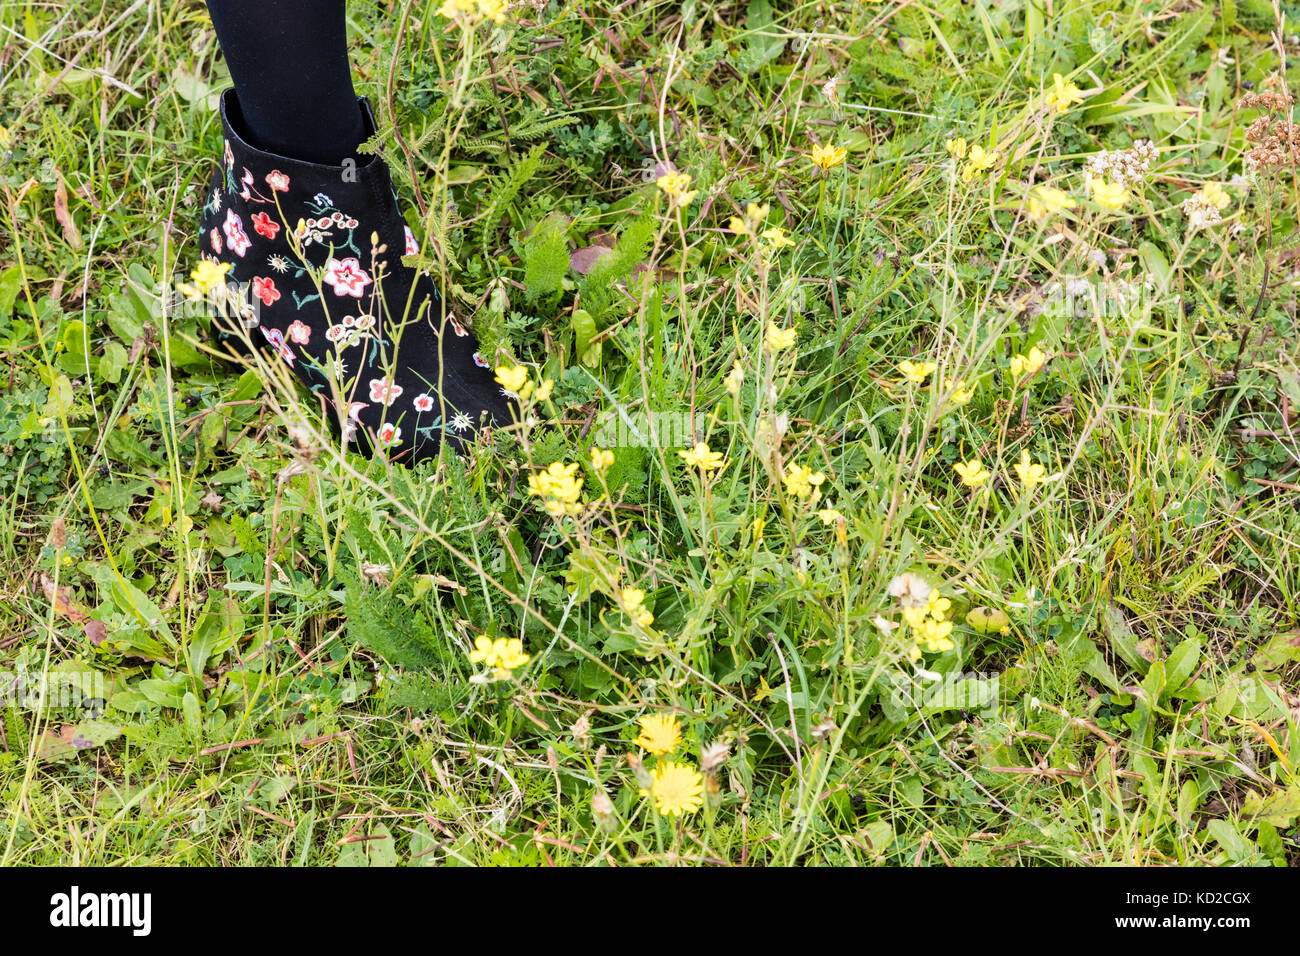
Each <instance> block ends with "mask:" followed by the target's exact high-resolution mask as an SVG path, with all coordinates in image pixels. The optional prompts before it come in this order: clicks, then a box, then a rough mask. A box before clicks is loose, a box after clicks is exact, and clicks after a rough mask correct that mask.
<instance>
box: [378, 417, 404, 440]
mask: <svg viewBox="0 0 1300 956" xmlns="http://www.w3.org/2000/svg"><path fill="white" fill-rule="evenodd" d="M401 443H402V430H401V429H400V428H398V427H397V426H396V425H394V424H393V423H392V422H384V424H382V425H380V426H379V444H381V445H400V444H401Z"/></svg>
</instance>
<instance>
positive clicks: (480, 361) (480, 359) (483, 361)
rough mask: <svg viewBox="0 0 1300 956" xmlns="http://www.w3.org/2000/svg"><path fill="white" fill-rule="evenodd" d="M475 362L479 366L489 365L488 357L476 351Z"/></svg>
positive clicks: (485, 366)
mask: <svg viewBox="0 0 1300 956" xmlns="http://www.w3.org/2000/svg"><path fill="white" fill-rule="evenodd" d="M474 364H475V365H477V366H478V367H479V368H487V367H488V363H487V359H485V358H483V356H481V355H479V354H478V353H477V352H475V353H474Z"/></svg>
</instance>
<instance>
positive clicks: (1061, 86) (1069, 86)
mask: <svg viewBox="0 0 1300 956" xmlns="http://www.w3.org/2000/svg"><path fill="white" fill-rule="evenodd" d="M1083 99H1084V96H1083V91H1082V90H1081V89H1079V88H1078V87H1077V86H1075V85H1074V84H1073V83H1068V82H1066V79H1065V77H1063V76H1061V74H1060V73H1053V74H1052V88H1051V89H1050V90H1048V91H1047V104H1048V105H1049V106H1055V107H1056V112H1058V113H1064V112H1066V111H1067V110H1068V109H1069V108H1070V107H1071V106H1074V105H1075V104H1076V103H1082V102H1083Z"/></svg>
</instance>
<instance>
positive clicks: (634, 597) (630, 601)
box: [618, 588, 655, 628]
mask: <svg viewBox="0 0 1300 956" xmlns="http://www.w3.org/2000/svg"><path fill="white" fill-rule="evenodd" d="M618 603H619V607H621V608H622V609H623V613H624V614H626V615H627V616H628V617H630V618H631V619H632V620H633V622H634V623H636V624H638V625H640V626H641V627H643V628H647V627H649V626H650V625H651V624H653V623H654V622H655V616H654V615H653V614H651V613H650V609H649V608H647V607H646V606H645V591H643V590H641V589H640V588H623V589H622V590H621V591H620V592H619V594H618Z"/></svg>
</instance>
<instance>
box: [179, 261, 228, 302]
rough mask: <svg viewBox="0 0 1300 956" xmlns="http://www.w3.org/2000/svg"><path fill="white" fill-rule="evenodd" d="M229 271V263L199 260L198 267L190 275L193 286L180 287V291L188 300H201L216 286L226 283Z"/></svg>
mask: <svg viewBox="0 0 1300 956" xmlns="http://www.w3.org/2000/svg"><path fill="white" fill-rule="evenodd" d="M229 271H230V263H229V262H214V261H212V260H211V259H200V260H199V264H198V266H197V267H195V269H194V271H193V272H191V273H190V278H191V279H193V280H194V285H192V286H191V285H182V286H181V287H180V290H181V292H183V293H184V294H185V295H186V296H187V297H188V298H191V299H201V298H202V297H203V296H205V295H207V294H208V293H209V292H211V291H212V290H213V289H215V288H216V287H217V286H220V285H221V284H222V283H224V282H225V281H226V273H227V272H229Z"/></svg>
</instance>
